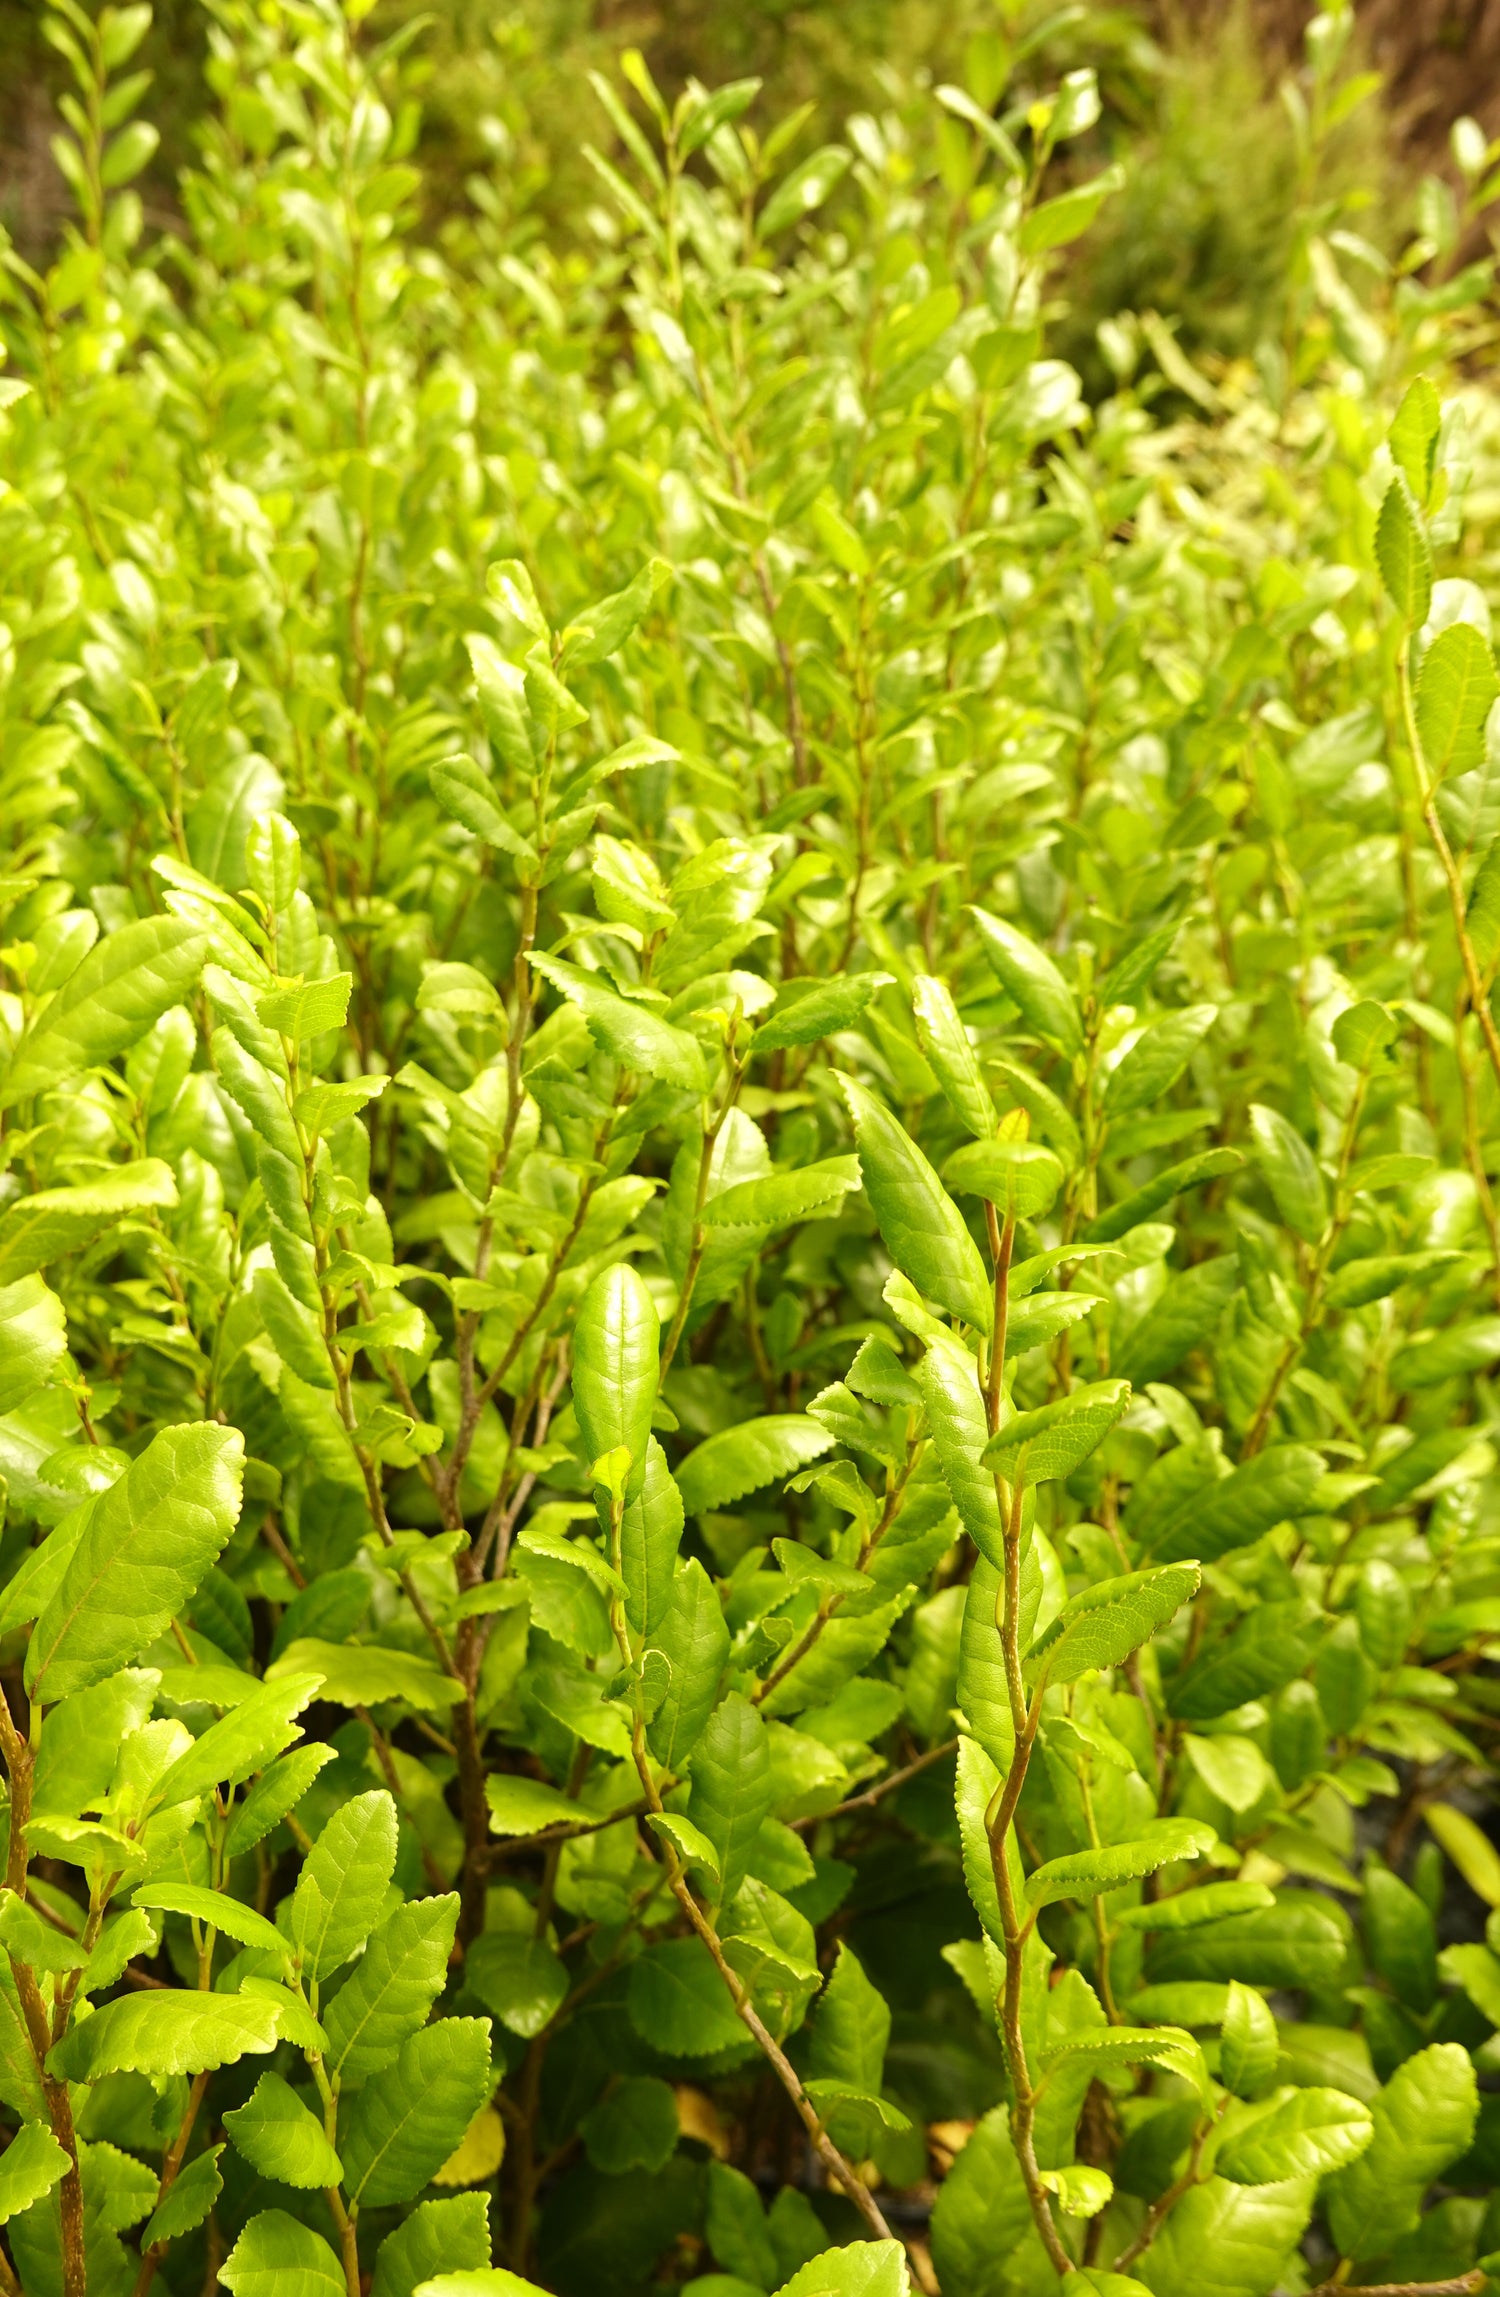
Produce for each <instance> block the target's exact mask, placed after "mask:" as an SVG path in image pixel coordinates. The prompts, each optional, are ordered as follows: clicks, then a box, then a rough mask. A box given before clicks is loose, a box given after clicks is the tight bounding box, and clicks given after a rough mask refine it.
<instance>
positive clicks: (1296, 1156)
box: [1250, 1102, 1328, 1244]
mask: <svg viewBox="0 0 1500 2297" xmlns="http://www.w3.org/2000/svg"><path fill="white" fill-rule="evenodd" d="M1250 1130H1251V1133H1252V1134H1253V1136H1254V1139H1255V1154H1256V1161H1257V1162H1258V1164H1259V1166H1260V1169H1261V1172H1262V1175H1263V1176H1264V1179H1265V1183H1266V1186H1267V1188H1269V1190H1270V1191H1271V1194H1272V1196H1273V1197H1274V1198H1275V1200H1276V1209H1277V1211H1278V1212H1279V1213H1280V1215H1281V1217H1282V1219H1283V1220H1284V1221H1285V1222H1286V1225H1287V1227H1288V1228H1289V1229H1291V1231H1292V1233H1293V1235H1294V1236H1300V1237H1301V1238H1302V1240H1303V1242H1304V1243H1305V1244H1316V1243H1317V1242H1318V1240H1319V1238H1320V1237H1321V1236H1322V1234H1323V1231H1324V1229H1325V1228H1326V1227H1327V1225H1328V1191H1327V1190H1326V1188H1325V1187H1324V1185H1323V1175H1322V1173H1321V1172H1320V1171H1319V1170H1318V1163H1317V1159H1316V1158H1315V1157H1314V1155H1313V1153H1312V1150H1311V1149H1310V1148H1309V1147H1308V1145H1307V1143H1306V1141H1305V1140H1304V1139H1303V1138H1302V1135H1301V1134H1300V1133H1299V1132H1297V1131H1296V1130H1294V1128H1293V1127H1292V1126H1291V1125H1289V1124H1288V1123H1287V1120H1286V1118H1285V1117H1284V1116H1283V1115H1282V1114H1281V1111H1280V1110H1279V1109H1269V1108H1266V1107H1264V1106H1263V1105H1261V1104H1260V1103H1258V1102H1252V1103H1251V1106H1250Z"/></svg>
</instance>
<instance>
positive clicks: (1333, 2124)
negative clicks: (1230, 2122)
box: [1214, 2089, 1375, 2185]
mask: <svg viewBox="0 0 1500 2297" xmlns="http://www.w3.org/2000/svg"><path fill="white" fill-rule="evenodd" d="M1374 2135H1375V2124H1374V2122H1373V2120H1372V2119H1371V2117H1370V2112H1369V2109H1368V2107H1366V2106H1362V2105H1361V2104H1360V2103H1359V2100H1358V2099H1357V2098H1348V2097H1345V2095H1344V2093H1343V2092H1342V2090H1324V2089H1309V2090H1295V2089H1287V2090H1280V2091H1278V2092H1277V2094H1276V2096H1275V2097H1274V2098H1273V2099H1270V2100H1269V2101H1267V2103H1266V2104H1264V2105H1263V2106H1260V2107H1258V2108H1256V2109H1254V2118H1253V2119H1250V2120H1247V2121H1242V2122H1236V2124H1235V2126H1234V2128H1233V2129H1232V2131H1230V2132H1229V2134H1227V2135H1226V2136H1225V2137H1224V2138H1223V2140H1222V2141H1221V2143H1220V2145H1219V2150H1218V2153H1217V2154H1216V2156H1215V2160H1214V2166H1215V2168H1216V2169H1217V2171H1218V2173H1219V2175H1220V2177H1227V2178H1228V2179H1229V2180H1230V2181H1231V2183H1232V2184H1235V2185H1276V2184H1279V2183H1280V2181H1281V2180H1282V2179H1283V2178H1288V2177H1324V2176H1326V2175H1327V2174H1328V2172H1329V2171H1330V2170H1335V2169H1343V2168H1345V2167H1346V2166H1347V2165H1348V2164H1349V2163H1350V2162H1352V2161H1356V2160H1358V2158H1359V2156H1360V2155H1361V2154H1362V2153H1363V2152H1364V2150H1365V2148H1366V2146H1368V2145H1369V2143H1370V2141H1371V2139H1372V2138H1373V2137H1374Z"/></svg>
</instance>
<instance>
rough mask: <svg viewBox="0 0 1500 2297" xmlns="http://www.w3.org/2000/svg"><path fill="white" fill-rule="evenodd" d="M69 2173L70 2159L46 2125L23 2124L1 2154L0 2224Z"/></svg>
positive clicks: (49, 2189) (37, 2199)
mask: <svg viewBox="0 0 1500 2297" xmlns="http://www.w3.org/2000/svg"><path fill="white" fill-rule="evenodd" d="M67 2170H68V2157H67V2154H66V2153H65V2152H64V2150H63V2148H62V2147H61V2146H60V2145H59V2144H58V2142H57V2140H56V2138H55V2137H54V2136H53V2135H52V2132H51V2130H50V2129H48V2128H47V2126H46V2124H45V2123H44V2122H23V2123H22V2124H21V2127H20V2128H19V2129H18V2130H17V2131H16V2134H15V2136H14V2137H13V2138H12V2139H11V2141H10V2144H9V2145H8V2146H7V2147H6V2149H5V2152H4V2154H3V2155H0V2225H5V2224H8V2223H9V2221H10V2219H11V2218H13V2217H19V2216H20V2214H21V2211H22V2210H23V2209H29V2208H30V2207H31V2205H32V2203H33V2202H34V2201H40V2200H41V2198H42V2195H43V2194H44V2193H50V2192H51V2191H52V2188H53V2187H54V2185H56V2184H57V2182H58V2180H59V2179H60V2178H62V2177H64V2176H65V2175H66V2173H67Z"/></svg>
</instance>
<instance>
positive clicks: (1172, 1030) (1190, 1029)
mask: <svg viewBox="0 0 1500 2297" xmlns="http://www.w3.org/2000/svg"><path fill="white" fill-rule="evenodd" d="M1218 1018H1219V1015H1218V1008H1217V1007H1216V1006H1213V1005H1189V1006H1187V1007H1186V1008H1185V1009H1184V1010H1183V1011H1182V1012H1180V1013H1169V1014H1168V1016H1167V1018H1166V1019H1165V1020H1164V1021H1158V1022H1157V1023H1156V1024H1155V1026H1154V1027H1152V1028H1150V1029H1147V1030H1145V1031H1144V1032H1143V1033H1142V1034H1141V1035H1140V1036H1139V1037H1138V1038H1137V1039H1136V1041H1135V1043H1134V1044H1133V1045H1132V1046H1131V1048H1130V1050H1129V1052H1128V1053H1126V1054H1125V1055H1124V1057H1123V1059H1121V1060H1120V1061H1119V1062H1117V1064H1116V1065H1115V1067H1114V1068H1113V1069H1111V1071H1110V1073H1109V1081H1108V1083H1107V1084H1106V1085H1105V1088H1104V1113H1105V1115H1106V1116H1107V1117H1109V1118H1111V1119H1114V1120H1118V1119H1119V1118H1120V1117H1126V1116H1131V1115H1133V1114H1134V1113H1135V1111H1136V1110H1137V1109H1149V1108H1151V1107H1153V1106H1154V1105H1155V1104H1156V1103H1157V1102H1158V1101H1159V1100H1160V1099H1161V1097H1162V1095H1163V1094H1164V1093H1167V1092H1170V1090H1171V1088H1172V1087H1173V1085H1175V1084H1176V1082H1177V1080H1178V1078H1179V1077H1180V1076H1181V1075H1182V1072H1183V1070H1184V1069H1185V1068H1186V1067H1187V1065H1188V1062H1189V1061H1190V1060H1191V1059H1192V1057H1193V1055H1194V1053H1195V1052H1196V1051H1197V1050H1198V1047H1199V1046H1200V1045H1201V1044H1202V1042H1203V1040H1204V1038H1205V1037H1206V1036H1207V1035H1208V1032H1209V1030H1210V1029H1211V1028H1212V1027H1213V1025H1214V1023H1215V1022H1216V1021H1217V1020H1218Z"/></svg>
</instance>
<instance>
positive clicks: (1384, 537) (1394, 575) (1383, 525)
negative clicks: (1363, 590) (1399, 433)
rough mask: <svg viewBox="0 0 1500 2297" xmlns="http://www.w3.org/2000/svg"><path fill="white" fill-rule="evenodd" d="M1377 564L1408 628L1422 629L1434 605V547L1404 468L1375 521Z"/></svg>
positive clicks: (1390, 487)
mask: <svg viewBox="0 0 1500 2297" xmlns="http://www.w3.org/2000/svg"><path fill="white" fill-rule="evenodd" d="M1375 563H1376V565H1377V566H1378V567H1379V568H1380V579H1381V581H1382V582H1383V583H1384V584H1385V589H1386V595H1387V597H1388V598H1389V599H1390V601H1391V604H1392V605H1393V606H1394V607H1395V609H1396V612H1397V613H1398V614H1399V615H1400V617H1401V619H1402V621H1403V622H1404V623H1405V624H1406V627H1407V629H1408V630H1419V629H1420V628H1421V626H1422V624H1423V623H1424V622H1425V621H1426V620H1427V614H1428V609H1429V608H1430V606H1431V604H1432V549H1431V546H1430V544H1429V543H1428V540H1427V536H1426V534H1425V533H1424V531H1423V528H1422V518H1421V513H1420V511H1419V510H1418V509H1417V503H1416V497H1415V496H1414V495H1413V493H1412V490H1411V485H1410V482H1409V481H1408V479H1407V477H1406V474H1405V473H1404V472H1403V471H1398V472H1397V474H1396V476H1395V477H1394V478H1393V479H1392V481H1391V483H1390V485H1389V486H1388V487H1387V488H1386V491H1385V498H1384V500H1383V501H1382V503H1381V505H1380V515H1379V517H1378V518H1377V519H1376V521H1375Z"/></svg>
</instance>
